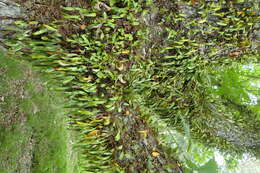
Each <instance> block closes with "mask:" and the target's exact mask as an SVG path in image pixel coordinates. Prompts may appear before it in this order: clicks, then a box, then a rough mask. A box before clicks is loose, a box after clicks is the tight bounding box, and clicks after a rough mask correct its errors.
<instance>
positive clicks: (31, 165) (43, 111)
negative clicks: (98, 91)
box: [0, 55, 77, 173]
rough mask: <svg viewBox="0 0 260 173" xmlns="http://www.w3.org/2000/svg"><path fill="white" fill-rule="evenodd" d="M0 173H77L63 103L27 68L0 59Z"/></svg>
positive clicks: (2, 58)
mask: <svg viewBox="0 0 260 173" xmlns="http://www.w3.org/2000/svg"><path fill="white" fill-rule="evenodd" d="M0 76H1V77H0V78H1V79H0V80H1V81H0V82H1V85H0V97H1V101H0V148H1V151H0V172H1V173H11V172H17V171H18V172H33V173H34V172H35V173H43V172H48V173H52V172H53V173H57V172H59V173H66V172H77V166H75V165H76V164H75V162H76V161H75V159H74V160H73V159H72V158H75V157H74V156H73V155H72V154H71V151H70V150H71V146H70V144H69V142H68V140H69V139H68V137H69V133H68V131H67V129H66V116H65V113H66V110H65V109H63V108H62V102H63V101H64V100H63V99H62V97H61V96H59V95H58V94H57V93H54V92H52V91H50V89H48V88H49V84H48V83H44V82H43V81H44V80H42V77H40V76H38V75H36V73H34V72H33V71H32V69H31V67H30V65H28V64H26V63H24V62H20V61H18V60H14V59H10V58H6V57H3V56H1V55H0Z"/></svg>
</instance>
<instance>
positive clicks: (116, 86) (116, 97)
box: [6, 0, 259, 172]
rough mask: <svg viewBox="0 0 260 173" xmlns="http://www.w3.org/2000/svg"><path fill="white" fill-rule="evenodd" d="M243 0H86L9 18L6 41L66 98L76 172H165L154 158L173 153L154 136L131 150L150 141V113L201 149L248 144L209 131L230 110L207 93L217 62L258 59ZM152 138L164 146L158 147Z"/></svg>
mask: <svg viewBox="0 0 260 173" xmlns="http://www.w3.org/2000/svg"><path fill="white" fill-rule="evenodd" d="M250 4H252V3H251V2H249V3H244V2H241V3H231V2H226V1H219V2H207V3H203V2H202V3H199V2H198V3H197V2H193V1H192V2H189V1H185V2H184V1H183V2H182V1H176V2H175V1H174V2H173V1H166V2H164V1H158V2H156V3H152V1H142V0H139V1H130V0H122V1H120V0H110V1H109V0H107V1H102V2H101V1H92V2H91V3H89V4H88V5H89V8H80V7H69V6H68V7H60V9H59V10H60V11H59V12H60V13H61V14H62V16H63V17H61V18H58V19H57V20H53V21H50V22H48V23H41V22H39V21H29V22H24V21H16V25H17V26H18V28H17V29H15V30H16V31H15V32H16V34H15V38H16V40H11V41H8V42H7V43H6V44H7V45H8V46H10V50H9V53H10V54H16V55H18V56H20V57H22V58H24V59H27V60H30V61H32V63H34V64H35V65H37V66H38V67H40V68H39V69H40V70H42V71H44V72H47V73H49V74H50V76H52V78H54V79H55V80H56V81H58V85H56V86H55V87H56V90H60V91H62V92H63V93H65V94H66V96H67V98H68V100H67V101H66V107H69V108H70V109H71V110H72V111H71V112H70V113H69V118H70V128H71V129H74V130H75V131H76V133H77V146H78V147H77V149H78V150H79V152H80V156H79V157H80V165H81V168H82V170H80V171H82V172H84V171H83V170H85V171H86V172H124V171H126V172H134V171H139V172H141V171H143V172H156V171H157V172H158V170H157V167H156V165H157V166H158V165H160V167H162V169H163V170H164V171H165V172H167V171H168V172H171V171H173V169H174V168H172V167H171V164H161V163H160V159H158V158H160V157H162V158H167V154H169V153H170V154H171V156H175V154H176V151H175V150H174V149H171V148H170V147H168V146H166V145H164V141H163V138H159V139H160V140H162V141H159V142H157V140H154V143H151V144H150V143H149V142H151V141H149V142H147V143H148V144H147V146H148V147H147V148H149V149H147V150H146V152H147V154H146V155H145V156H143V155H139V154H140V153H141V151H143V148H142V147H140V145H141V144H140V143H141V142H136V141H146V140H147V139H150V138H149V136H150V137H155V138H157V135H158V134H159V132H158V131H159V130H158V128H159V126H158V122H159V121H157V120H158V118H159V119H163V120H165V121H166V122H167V123H168V124H169V126H171V127H174V128H175V129H176V130H178V131H180V132H181V133H183V134H185V135H188V136H189V137H192V138H194V139H197V140H199V141H200V142H202V143H206V144H207V145H208V146H211V147H218V148H221V149H225V150H230V151H232V150H235V151H237V152H239V151H241V150H243V151H245V150H249V151H252V150H254V148H250V147H242V149H241V148H238V149H237V147H236V146H235V145H234V144H233V143H232V141H231V142H230V141H228V139H224V138H223V137H221V136H219V135H218V134H217V133H216V131H214V130H213V128H212V127H213V126H214V123H219V121H218V120H222V119H224V118H227V117H228V115H229V113H230V112H228V110H227V108H226V106H225V101H219V100H217V99H216V98H214V97H212V96H211V95H210V94H209V92H208V88H209V87H210V86H211V85H212V83H211V81H208V80H207V79H208V78H209V76H210V73H211V72H212V71H216V70H218V68H220V67H224V66H225V67H226V66H232V64H236V63H243V62H246V61H247V62H251V61H256V60H257V59H258V58H257V57H256V56H255V55H256V54H257V51H256V49H255V44H256V43H255V40H254V37H253V35H254V34H253V33H254V31H255V30H256V27H257V26H256V20H257V19H259V17H258V16H257V15H256V13H255V12H254V9H253V6H252V5H251V6H250ZM252 57H256V58H252ZM213 73H214V72H213ZM212 107H213V108H212ZM214 108H216V109H217V110H221V111H222V110H223V116H220V115H221V114H222V112H221V113H220V111H214V110H215V109H214ZM128 117H129V118H128ZM249 117H250V116H249ZM133 119H134V120H133ZM243 122H245V121H244V120H243ZM211 123H213V124H211ZM143 124H146V125H147V126H145V125H143ZM128 126H129V127H131V128H129V127H128ZM140 127H142V129H140ZM148 127H152V129H153V132H151V130H150V129H149V128H148ZM254 128H255V126H253V127H252V129H254ZM252 129H251V130H252ZM131 142H132V143H133V144H136V145H132V146H130V144H132V143H131ZM135 142H136V143H135ZM143 143H146V142H143ZM143 143H142V144H143ZM158 143H160V145H161V146H163V149H165V150H160V151H157V149H158V148H156V147H154V146H158V145H159V144H158ZM144 145H145V144H144ZM154 148H156V149H154ZM137 156H138V157H137ZM143 160H145V162H144V161H143ZM162 165H165V166H162ZM174 165H177V166H176V167H178V164H174ZM176 172H177V171H176Z"/></svg>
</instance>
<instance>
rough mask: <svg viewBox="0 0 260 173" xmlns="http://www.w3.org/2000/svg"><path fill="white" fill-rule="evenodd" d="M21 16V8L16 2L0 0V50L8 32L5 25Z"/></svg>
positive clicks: (10, 23)
mask: <svg viewBox="0 0 260 173" xmlns="http://www.w3.org/2000/svg"><path fill="white" fill-rule="evenodd" d="M23 17H24V15H23V13H22V10H21V8H20V7H19V6H18V5H17V4H16V3H14V2H12V1H10V0H0V50H4V47H3V42H4V40H5V39H7V38H8V35H9V34H10V31H7V30H5V27H6V26H10V25H12V22H13V21H14V20H16V19H22V18H23Z"/></svg>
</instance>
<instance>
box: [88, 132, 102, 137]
mask: <svg viewBox="0 0 260 173" xmlns="http://www.w3.org/2000/svg"><path fill="white" fill-rule="evenodd" d="M99 133H100V130H93V131H91V132H89V133H88V134H86V136H87V137H89V136H95V135H98V134H99Z"/></svg>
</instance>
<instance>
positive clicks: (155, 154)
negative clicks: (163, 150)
mask: <svg viewBox="0 0 260 173" xmlns="http://www.w3.org/2000/svg"><path fill="white" fill-rule="evenodd" d="M159 155H160V153H158V152H156V151H154V152H152V156H153V157H157V156H159Z"/></svg>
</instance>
